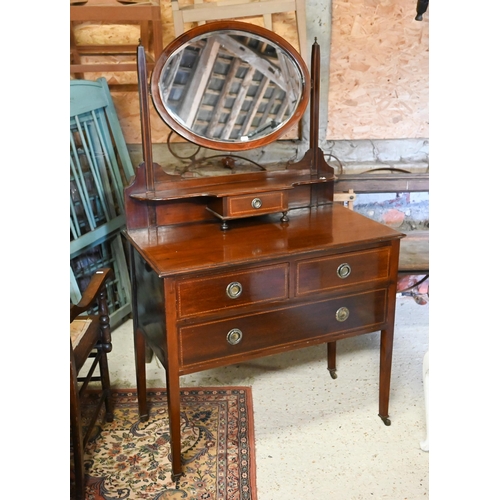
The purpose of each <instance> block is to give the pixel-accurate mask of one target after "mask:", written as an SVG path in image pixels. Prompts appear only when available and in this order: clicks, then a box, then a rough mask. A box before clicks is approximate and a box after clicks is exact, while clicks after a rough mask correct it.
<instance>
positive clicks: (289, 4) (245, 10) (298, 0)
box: [171, 0, 307, 57]
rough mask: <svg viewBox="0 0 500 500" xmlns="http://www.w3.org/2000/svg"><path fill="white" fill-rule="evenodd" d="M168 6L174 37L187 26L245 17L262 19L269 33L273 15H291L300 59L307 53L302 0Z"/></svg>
mask: <svg viewBox="0 0 500 500" xmlns="http://www.w3.org/2000/svg"><path fill="white" fill-rule="evenodd" d="M171 4H172V15H173V19H174V32H175V36H180V35H181V34H182V33H184V31H185V25H186V24H190V23H196V24H198V25H199V26H201V25H202V24H205V23H206V22H207V21H221V20H223V19H244V18H247V17H262V19H263V22H264V27H265V28H267V29H268V30H269V31H274V29H273V14H281V13H284V12H293V13H294V16H295V22H296V29H297V37H298V41H299V48H300V53H301V54H302V56H303V57H304V55H305V54H306V53H307V41H306V2H305V0H254V1H252V0H250V1H249V0H219V1H214V2H207V1H204V0H194V2H192V3H189V2H186V1H184V2H182V1H181V2H179V1H178V0H172V1H171Z"/></svg>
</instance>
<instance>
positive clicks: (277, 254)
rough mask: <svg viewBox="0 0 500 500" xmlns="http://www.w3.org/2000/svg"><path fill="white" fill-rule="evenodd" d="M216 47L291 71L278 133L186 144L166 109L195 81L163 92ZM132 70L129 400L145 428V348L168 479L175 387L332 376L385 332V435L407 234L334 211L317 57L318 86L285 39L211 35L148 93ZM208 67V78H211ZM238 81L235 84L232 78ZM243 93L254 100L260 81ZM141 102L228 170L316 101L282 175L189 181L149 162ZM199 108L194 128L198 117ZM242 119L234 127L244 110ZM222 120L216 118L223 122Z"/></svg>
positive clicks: (177, 442)
mask: <svg viewBox="0 0 500 500" xmlns="http://www.w3.org/2000/svg"><path fill="white" fill-rule="evenodd" d="M221 36H224V37H230V38H232V39H233V41H237V42H238V43H240V44H241V53H242V54H245V53H247V52H251V53H252V57H253V58H254V59H255V60H258V59H259V58H261V57H267V56H265V55H266V54H267V55H268V57H269V60H268V64H269V67H270V68H272V72H275V73H276V74H277V73H280V72H282V71H284V70H285V69H286V70H287V71H290V78H291V79H293V80H295V81H296V86H295V87H294V88H295V89H298V90H299V92H298V95H297V98H296V99H294V100H293V105H290V110H289V112H288V114H287V116H288V118H286V120H285V121H284V122H279V123H278V122H277V123H274V124H273V125H272V126H271V127H270V128H268V129H266V130H265V131H264V128H265V127H262V126H261V125H262V124H259V125H257V126H256V129H255V131H256V134H255V135H252V136H251V137H249V136H248V135H246V134H245V135H240V136H238V135H236V136H235V137H234V138H232V139H219V138H218V136H217V134H216V133H215V132H214V135H211V132H207V130H208V129H200V131H193V129H191V128H190V127H189V126H186V122H185V121H184V120H183V119H181V118H179V115H178V114H177V113H176V112H175V111H174V110H175V109H176V108H175V106H176V105H177V104H176V103H177V98H176V99H173V98H172V99H171V96H172V95H174V96H177V97H179V96H178V94H179V93H181V94H182V93H183V92H186V91H187V90H186V88H187V86H189V82H185V81H184V80H183V81H179V82H178V84H179V86H178V87H177V88H176V92H171V91H170V90H169V91H168V92H167V91H166V89H167V88H169V87H168V84H167V83H168V82H169V81H170V80H171V79H175V77H176V69H175V68H177V67H179V64H180V63H182V60H183V54H184V51H186V52H188V49H192V48H193V47H196V48H197V49H198V50H199V56H198V57H199V58H200V59H199V60H204V51H205V50H212V49H211V48H213V45H214V43H216V42H218V41H219V40H220V39H221ZM256 40H257V41H259V42H262V40H267V41H268V46H267V47H262V46H260V48H259V50H258V51H256V50H254V49H253V48H252V47H253V46H254V45H253V42H255V41H256ZM226 46H227V45H225V44H220V49H219V50H220V51H222V52H224V51H225V52H224V57H232V56H231V54H232V53H233V50H232V49H231V48H229V49H227V48H226ZM207 47H208V49H207ZM236 52H240V50H238V51H236ZM275 56H276V57H275ZM138 58H139V64H138V66H139V89H140V101H141V115H142V116H141V117H142V126H143V153H144V162H143V163H142V164H141V165H140V166H139V167H138V169H137V172H136V177H135V180H134V181H133V182H132V183H131V185H130V186H129V187H128V188H127V189H126V190H125V200H126V217H127V231H126V237H127V239H128V241H129V243H130V258H131V277H132V290H133V319H134V343H135V350H136V369H137V386H138V387H137V388H138V399H139V410H140V415H141V418H142V419H147V418H148V405H147V400H146V364H145V361H146V350H147V347H150V348H151V349H152V350H153V351H154V353H155V354H156V356H157V357H158V359H159V360H160V362H161V363H162V364H163V366H164V367H165V372H166V380H167V390H168V392H169V403H168V414H169V419H170V433H171V446H172V476H173V479H177V478H178V477H179V476H180V475H181V474H182V467H183V462H182V454H181V422H180V389H181V388H180V383H179V377H180V376H181V375H185V374H188V373H193V372H196V371H199V370H205V369H208V368H213V367H218V366H223V365H228V364H232V363H241V362H245V361H248V360H251V359H255V358H258V357H261V356H268V355H272V354H276V353H280V352H284V351H287V350H291V349H298V348H302V347H307V346H311V345H315V344H322V343H325V344H326V345H327V346H328V348H327V356H326V358H327V368H328V369H329V371H330V373H331V375H332V376H336V361H335V341H337V340H339V339H342V338H346V337H351V336H355V335H362V334H366V333H370V332H374V331H378V330H380V331H381V344H380V346H381V347H380V389H379V391H380V392H379V415H380V417H381V418H382V420H383V421H384V422H385V423H386V424H387V425H389V424H390V420H389V390H390V376H391V361H392V348H393V335H394V312H395V296H396V284H397V275H398V258H399V244H400V239H401V238H402V236H403V235H402V234H401V233H399V232H397V231H394V230H392V229H390V228H388V227H386V226H384V225H382V224H379V223H377V222H374V221H372V220H370V219H368V218H366V217H363V216H361V215H359V214H357V213H355V212H353V211H351V210H349V209H347V208H344V207H341V206H338V205H337V204H335V206H334V203H333V185H334V181H335V176H334V174H333V170H332V169H331V168H330V167H329V166H328V164H327V163H326V162H325V160H324V157H323V153H322V151H321V149H320V148H319V147H318V123H319V122H318V116H319V104H318V102H319V100H318V99H319V60H320V57H319V46H318V44H316V43H315V44H314V45H313V50H312V59H311V72H312V78H310V76H309V73H308V72H307V69H306V65H305V63H304V62H303V61H302V59H301V57H300V55H299V54H298V53H297V52H296V51H295V50H294V49H293V48H292V47H291V46H290V45H289V44H288V43H287V42H286V41H285V40H283V39H281V38H280V37H278V36H277V35H275V34H274V33H272V32H270V31H268V30H266V29H264V28H258V27H256V26H252V25H249V24H246V23H240V22H229V21H227V22H224V21H221V22H216V23H212V24H207V25H204V26H200V27H196V28H194V29H193V30H191V31H189V32H187V33H185V34H184V35H182V36H181V37H179V38H178V39H176V40H175V41H174V42H172V44H170V45H169V46H168V47H167V48H166V49H165V50H164V52H163V54H162V56H161V57H160V58H159V60H158V63H157V66H155V69H154V70H153V75H152V78H151V82H150V87H149V86H148V84H147V81H146V79H147V72H146V67H145V60H144V55H143V50H142V49H141V47H139V51H138ZM247 60H250V59H247ZM195 64H196V62H195ZM233 64H234V65H239V64H240V63H239V62H237V61H236V60H234V61H231V62H230V65H233ZM243 66H244V65H242V67H243ZM205 67H206V68H207V71H210V69H209V68H211V66H210V65H205ZM246 74H247V71H246V70H245V71H242V73H241V74H240V78H241V79H243V80H244V79H245V75H246ZM287 79H289V78H287ZM181 80H182V79H181ZM205 80H207V81H208V80H209V78H206V79H205ZM251 81H252V82H253V84H252V85H253V86H255V87H259V86H260V85H261V84H262V77H261V76H260V77H258V78H256V79H253V78H252V79H251ZM311 81H312V84H311ZM252 85H247V88H248V87H252ZM240 90H241V89H237V90H236V94H238V93H239V91H240ZM254 90H255V89H254ZM149 91H150V92H151V96H152V99H153V103H154V105H155V107H156V109H157V111H158V112H159V114H160V116H161V117H162V118H163V119H164V121H165V122H166V123H167V124H168V125H169V126H170V127H171V128H172V129H174V130H176V131H178V132H179V133H180V134H181V135H182V136H183V137H184V138H186V139H188V140H190V141H192V142H195V143H197V144H199V145H201V146H205V147H212V148H215V149H221V150H223V151H227V155H228V157H227V158H226V160H225V161H227V162H228V163H231V160H234V156H233V153H234V152H239V151H241V150H244V149H250V148H253V147H263V146H264V145H266V144H268V143H270V142H271V141H274V140H276V139H277V138H278V137H279V136H280V134H282V133H284V132H285V131H286V130H287V129H288V128H289V127H291V126H293V125H294V124H295V123H296V122H297V120H299V119H300V117H301V115H302V114H303V112H304V110H305V109H306V106H307V104H308V101H309V97H310V113H311V124H312V125H311V139H310V140H311V143H310V149H309V150H308V152H307V153H306V154H305V156H304V157H303V158H302V159H301V160H299V161H297V162H295V163H293V162H291V163H289V164H288V165H287V168H286V169H282V170H280V171H267V170H265V169H264V170H262V171H259V172H254V173H242V174H236V173H231V174H230V175H222V176H217V177H208V178H191V179H184V178H182V177H181V176H176V175H168V174H166V173H165V172H164V171H163V169H162V168H161V166H160V165H158V164H156V163H155V162H154V161H153V157H152V145H151V130H150V125H149V111H148V110H149V106H148V104H149ZM290 91H292V90H288V91H287V92H290ZM287 92H285V93H287ZM209 94H210V95H209V98H210V99H212V97H213V94H211V93H209ZM219 95H220V93H219ZM254 95H255V94H254ZM226 97H228V94H226ZM233 97H234V98H235V99H236V95H235V96H233ZM245 97H249V96H248V94H247V95H246V96H245ZM285 97H286V96H285ZM269 98H271V96H269ZM210 99H209V100H210ZM203 102H204V101H203V100H202V101H201V103H200V105H199V107H197V109H196V110H194V111H195V113H194V114H195V115H198V114H200V113H203V112H204V110H205V108H204V105H203ZM241 109H242V113H243V114H242V116H241V117H240V116H238V119H237V120H236V123H240V124H242V123H243V122H244V121H245V113H246V111H247V110H248V109H249V107H248V106H243V107H242V108H241ZM195 118H196V117H195ZM227 119H228V117H227V116H226V117H224V116H221V117H220V119H219V120H218V123H219V124H224V123H225V122H226V121H227ZM195 121H196V120H193V121H192V122H191V123H194V122H195ZM252 123H254V124H255V123H258V117H255V120H253V121H252ZM217 128H220V127H216V128H215V129H217ZM283 390H284V391H286V387H284V388H283ZM332 397H333V396H332ZM332 411H333V404H332Z"/></svg>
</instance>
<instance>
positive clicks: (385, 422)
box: [379, 415, 391, 426]
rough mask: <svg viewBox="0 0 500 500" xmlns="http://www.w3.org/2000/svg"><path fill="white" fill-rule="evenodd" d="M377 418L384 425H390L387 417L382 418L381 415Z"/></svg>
mask: <svg viewBox="0 0 500 500" xmlns="http://www.w3.org/2000/svg"><path fill="white" fill-rule="evenodd" d="M379 417H380V418H381V419H382V422H384V424H385V425H387V426H389V425H391V420H390V418H389V417H383V416H382V415H379Z"/></svg>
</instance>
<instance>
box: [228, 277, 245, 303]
mask: <svg viewBox="0 0 500 500" xmlns="http://www.w3.org/2000/svg"><path fill="white" fill-rule="evenodd" d="M242 292H243V287H242V286H241V283H239V282H238V281H232V282H231V283H229V285H227V287H226V294H227V296H228V297H229V298H230V299H237V298H238V297H239V296H240V295H241V293H242Z"/></svg>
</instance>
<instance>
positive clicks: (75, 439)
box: [70, 351, 85, 500]
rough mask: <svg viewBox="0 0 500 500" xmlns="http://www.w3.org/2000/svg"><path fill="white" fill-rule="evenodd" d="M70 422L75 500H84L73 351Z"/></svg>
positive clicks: (82, 447)
mask: <svg viewBox="0 0 500 500" xmlns="http://www.w3.org/2000/svg"><path fill="white" fill-rule="evenodd" d="M70 360H71V361H70V422H71V441H72V444H73V463H74V471H75V497H76V500H84V498H85V466H84V461H83V455H84V451H85V449H84V446H83V429H82V422H81V413H80V397H79V394H78V382H77V374H76V370H75V366H74V363H73V362H72V361H73V351H71V357H70Z"/></svg>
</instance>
